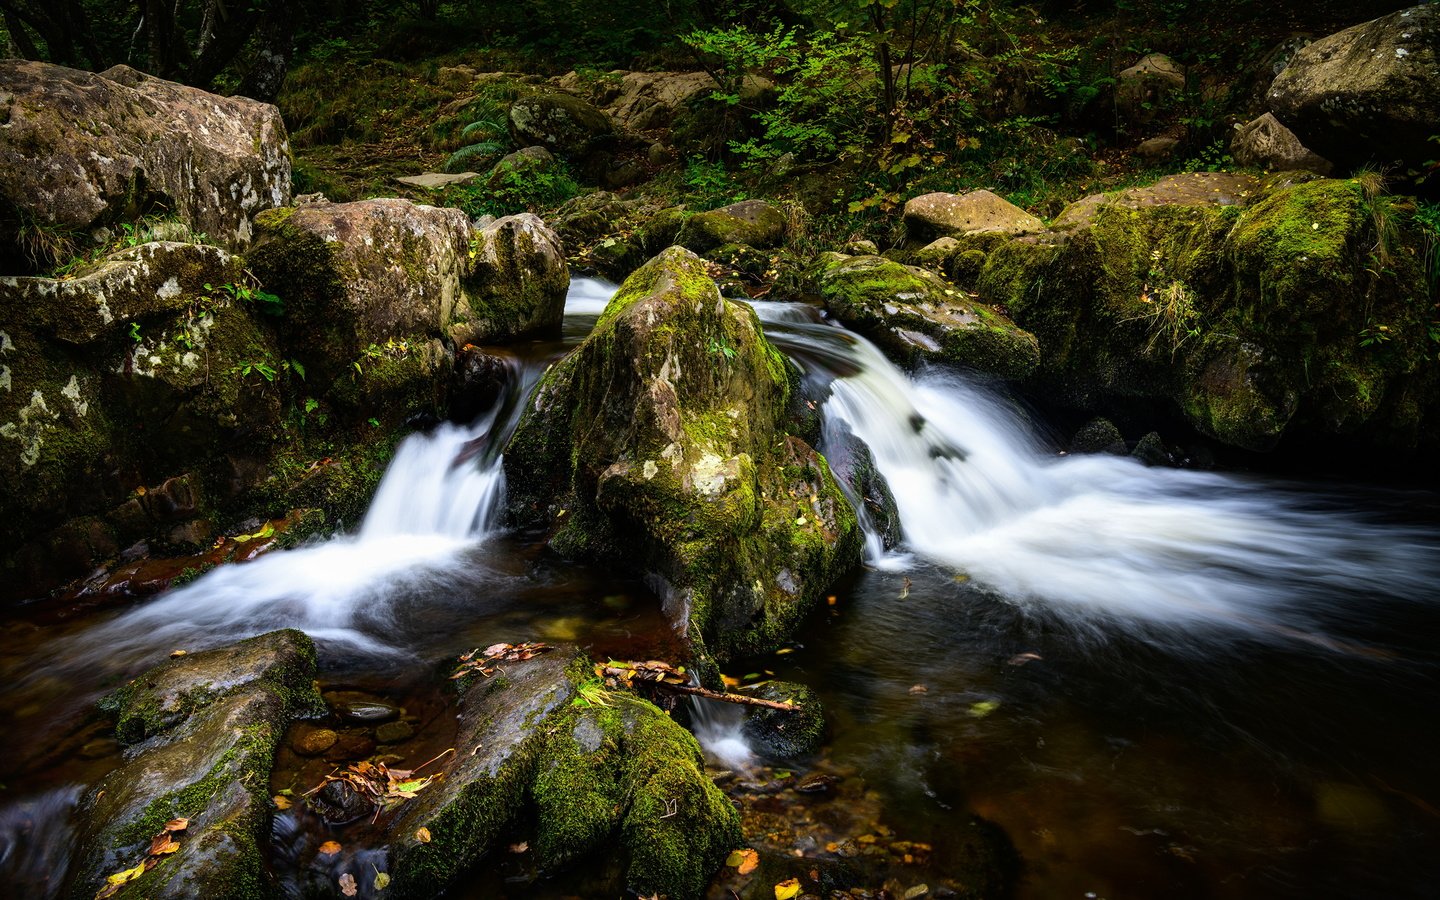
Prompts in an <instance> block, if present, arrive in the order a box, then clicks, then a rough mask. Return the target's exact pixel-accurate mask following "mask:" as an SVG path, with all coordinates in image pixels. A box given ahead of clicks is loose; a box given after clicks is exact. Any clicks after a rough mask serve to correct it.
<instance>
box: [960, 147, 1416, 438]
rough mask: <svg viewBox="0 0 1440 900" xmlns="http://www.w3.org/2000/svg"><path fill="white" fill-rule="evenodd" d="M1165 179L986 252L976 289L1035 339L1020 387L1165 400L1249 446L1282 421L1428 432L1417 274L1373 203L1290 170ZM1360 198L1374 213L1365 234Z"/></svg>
mask: <svg viewBox="0 0 1440 900" xmlns="http://www.w3.org/2000/svg"><path fill="white" fill-rule="evenodd" d="M1229 177H1230V178H1233V177H1234V176H1229ZM1179 179H1180V180H1178V181H1171V182H1170V183H1169V184H1168V185H1167V184H1166V183H1165V182H1163V181H1162V182H1161V183H1159V184H1157V185H1155V186H1152V187H1151V188H1148V189H1139V190H1136V191H1129V192H1124V193H1122V194H1121V195H1118V196H1110V197H1099V198H1087V199H1086V200H1085V201H1081V202H1077V203H1076V204H1072V205H1071V207H1070V208H1068V209H1067V210H1066V211H1065V212H1064V213H1062V214H1061V215H1060V216H1059V217H1058V218H1057V220H1056V225H1057V228H1058V230H1057V231H1055V232H1051V233H1046V234H1040V235H1029V236H1022V237H1019V238H1016V239H1014V240H1011V241H1009V242H1007V243H1005V244H1003V245H1001V246H999V247H997V248H995V249H994V250H992V251H991V252H990V254H989V256H988V257H987V259H986V262H985V265H984V267H983V269H982V271H981V273H980V276H979V279H978V290H979V291H980V293H981V294H982V296H985V297H986V298H987V299H989V300H991V301H993V302H998V303H1002V304H1004V306H1005V308H1006V309H1008V310H1009V311H1010V313H1011V315H1012V316H1013V317H1014V318H1015V321H1016V322H1017V323H1018V324H1020V325H1022V326H1024V327H1025V328H1027V329H1029V330H1030V331H1031V332H1033V333H1034V334H1035V335H1036V336H1037V337H1038V338H1039V340H1040V346H1041V365H1040V367H1039V369H1038V370H1037V371H1036V373H1035V375H1034V376H1033V377H1032V378H1031V379H1030V386H1031V387H1032V389H1035V390H1037V391H1039V392H1041V393H1043V394H1045V395H1047V396H1048V397H1050V398H1051V399H1054V400H1057V401H1060V402H1064V403H1068V404H1070V405H1072V406H1073V407H1075V408H1077V409H1081V410H1093V411H1100V412H1109V413H1116V414H1119V413H1130V414H1140V415H1145V414H1155V413H1157V412H1158V411H1159V410H1161V409H1168V410H1176V409H1178V410H1180V411H1181V412H1183V414H1184V415H1185V416H1186V418H1187V419H1188V420H1189V421H1190V423H1191V424H1192V425H1193V426H1194V427H1195V428H1196V429H1198V430H1199V431H1201V432H1202V433H1205V434H1207V435H1209V436H1211V437H1213V438H1216V439H1217V440H1220V441H1222V442H1224V443H1226V444H1230V445H1232V446H1236V447H1241V448H1245V449H1248V450H1255V451H1266V450H1270V449H1273V448H1275V447H1276V446H1277V445H1278V444H1279V443H1280V441H1281V439H1282V438H1285V437H1287V436H1289V435H1294V436H1295V440H1297V441H1299V440H1306V439H1309V441H1308V443H1307V444H1306V447H1307V450H1308V451H1310V452H1321V449H1322V448H1323V447H1324V446H1326V445H1327V444H1328V445H1332V446H1333V445H1334V444H1335V442H1336V441H1337V439H1338V440H1343V441H1353V442H1356V443H1368V444H1370V445H1372V446H1380V447H1386V448H1389V449H1400V450H1413V449H1415V448H1416V447H1417V446H1418V445H1421V444H1425V443H1427V442H1430V441H1433V440H1434V438H1435V435H1434V430H1435V417H1434V413H1435V410H1434V406H1435V401H1436V396H1437V391H1436V389H1437V384H1436V375H1437V373H1436V370H1435V367H1434V365H1433V353H1431V352H1430V351H1429V347H1430V346H1432V345H1433V341H1432V340H1431V338H1430V336H1429V330H1428V327H1429V326H1428V322H1427V320H1426V316H1425V314H1424V310H1425V309H1426V308H1427V307H1428V303H1427V301H1426V300H1425V297H1426V295H1427V288H1426V284H1425V280H1424V276H1423V273H1422V272H1421V270H1420V267H1419V264H1418V263H1417V262H1416V260H1417V259H1418V256H1417V255H1414V254H1412V253H1411V252H1410V251H1409V250H1408V249H1407V247H1406V245H1407V244H1408V243H1409V242H1411V241H1414V240H1416V238H1415V237H1414V236H1413V235H1407V234H1406V233H1405V232H1404V231H1403V229H1398V230H1396V231H1395V232H1394V233H1388V232H1390V231H1391V229H1392V228H1395V226H1396V219H1394V218H1393V216H1395V215H1396V213H1394V212H1393V211H1390V212H1387V210H1389V209H1390V206H1389V205H1388V204H1389V201H1388V200H1387V199H1386V198H1384V197H1377V196H1375V195H1374V194H1373V185H1370V184H1368V183H1366V182H1362V181H1358V180H1343V181H1342V180H1328V179H1319V178H1315V177H1313V176H1310V175H1305V174H1287V175H1276V176H1273V177H1272V178H1271V179H1270V180H1269V181H1266V182H1263V183H1262V182H1256V181H1251V182H1249V183H1248V186H1244V185H1245V184H1246V183H1245V182H1236V183H1233V184H1231V186H1230V187H1229V188H1227V189H1226V190H1208V189H1207V188H1206V187H1204V186H1206V185H1211V186H1213V187H1219V186H1220V183H1219V182H1218V180H1217V179H1216V178H1206V177H1199V176H1179ZM1207 193H1208V195H1209V197H1210V198H1211V199H1210V201H1209V202H1204V200H1203V199H1202V198H1203V197H1204V196H1205V195H1206V194H1207ZM1167 198H1170V199H1172V200H1173V202H1166V200H1167ZM1377 209H1379V210H1380V214H1381V215H1382V216H1391V217H1392V218H1389V219H1388V220H1385V221H1382V222H1381V227H1382V228H1383V229H1384V230H1385V231H1386V232H1387V234H1386V235H1385V238H1384V240H1385V243H1380V244H1377V240H1379V237H1380V236H1379V235H1377V234H1376V227H1377V226H1376V219H1375V211H1376V210H1377ZM1060 226H1063V227H1060ZM1377 253H1381V254H1384V256H1385V261H1384V262H1383V263H1380V264H1377V262H1376V259H1374V258H1372V257H1373V256H1374V254H1377ZM1317 438H1318V439H1320V440H1316V439H1317Z"/></svg>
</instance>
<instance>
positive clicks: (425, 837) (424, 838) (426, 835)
mask: <svg viewBox="0 0 1440 900" xmlns="http://www.w3.org/2000/svg"><path fill="white" fill-rule="evenodd" d="M415 840H417V841H419V842H420V843H422V844H428V843H430V829H428V828H417V829H415Z"/></svg>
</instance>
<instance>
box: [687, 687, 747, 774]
mask: <svg viewBox="0 0 1440 900" xmlns="http://www.w3.org/2000/svg"><path fill="white" fill-rule="evenodd" d="M690 726H691V727H690V730H691V731H693V732H695V739H696V740H697V741H699V742H700V748H701V749H702V750H704V751H705V756H706V758H707V759H709V760H710V761H711V762H712V763H714V764H716V765H718V766H722V767H724V768H726V769H731V770H734V771H736V772H749V771H750V770H751V769H753V768H754V767H755V751H753V750H751V749H750V744H749V743H748V742H747V741H746V740H745V734H744V727H745V711H744V710H743V709H741V708H740V707H738V706H735V705H733V704H728V703H716V702H714V701H710V700H701V699H700V698H698V697H691V698H690Z"/></svg>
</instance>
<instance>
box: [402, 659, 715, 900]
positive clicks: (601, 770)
mask: <svg viewBox="0 0 1440 900" xmlns="http://www.w3.org/2000/svg"><path fill="white" fill-rule="evenodd" d="M581 685H584V686H585V692H584V693H581V692H580V686H581ZM597 690H599V688H598V682H597V681H596V680H595V677H594V671H593V668H592V666H591V663H590V661H589V659H587V658H586V657H585V656H584V655H583V654H577V653H576V652H575V651H574V650H573V649H572V648H562V649H561V650H559V651H558V652H555V653H550V654H546V655H544V656H540V657H537V658H535V659H531V660H527V661H525V662H521V663H515V664H511V665H508V666H507V667H506V671H505V676H504V678H503V679H502V678H496V679H493V680H488V681H487V680H483V679H481V680H473V681H469V682H467V683H466V684H465V685H464V687H462V689H461V691H462V692H461V711H460V722H459V732H458V735H457V737H456V742H457V745H458V746H462V747H468V748H474V749H473V752H466V753H463V754H459V755H456V756H454V757H449V758H447V759H446V761H445V762H444V763H443V764H442V766H441V767H442V768H443V770H444V774H445V779H444V780H443V781H441V782H438V783H437V784H435V785H433V786H431V787H430V788H428V789H427V790H425V791H424V792H423V793H421V794H419V795H418V796H417V797H416V798H415V799H414V800H411V801H410V802H408V803H407V804H405V806H403V807H402V808H401V811H400V813H399V815H398V816H397V817H396V819H395V820H394V821H393V822H392V823H391V824H390V825H389V827H388V829H387V831H388V833H389V834H390V835H391V836H392V837H391V846H390V851H389V852H390V869H389V871H390V873H391V874H392V875H393V877H394V881H393V883H392V886H391V891H392V892H393V894H394V896H396V897H433V896H437V895H438V894H440V893H441V892H442V891H444V890H445V888H446V887H447V886H448V885H450V884H452V883H453V882H454V880H455V879H456V878H457V877H458V876H459V875H461V874H462V873H463V872H464V871H465V870H466V869H467V868H469V867H471V866H473V865H474V864H475V863H476V862H477V861H479V860H481V859H483V858H484V857H485V856H486V854H488V853H490V852H492V851H493V850H495V849H496V848H497V845H498V844H499V841H500V839H501V838H503V837H505V836H506V829H507V828H508V827H509V826H510V825H512V824H513V823H514V822H515V821H516V820H517V819H519V818H521V817H524V818H533V820H534V821H535V825H536V830H537V836H536V841H535V849H536V852H537V858H538V859H539V861H540V864H541V865H542V867H544V868H546V869H551V870H554V869H558V868H561V867H564V866H566V865H569V864H571V863H574V862H576V861H578V860H580V859H581V858H583V857H585V856H586V855H588V854H592V853H604V854H605V856H607V857H611V858H613V857H616V856H619V857H621V858H623V859H624V860H625V872H626V874H625V880H626V885H625V886H627V887H629V888H631V889H633V890H635V891H638V892H640V893H643V894H652V893H656V892H659V893H661V894H665V895H668V896H670V897H674V898H677V900H678V898H694V897H698V896H700V895H701V893H702V892H703V889H704V886H705V883H706V881H707V880H708V878H709V876H710V874H711V873H712V872H714V871H715V869H716V868H718V867H719V865H720V863H721V861H722V860H723V859H724V857H725V854H726V853H728V852H729V851H730V850H731V849H733V848H734V846H736V844H737V842H738V841H739V838H740V835H739V816H738V815H737V813H736V812H735V810H734V808H733V807H731V806H730V804H729V802H728V801H727V800H726V799H725V797H724V796H723V795H722V794H721V793H720V792H719V791H718V790H717V789H716V788H715V786H714V785H712V784H711V783H710V781H709V779H708V778H707V777H706V776H705V774H704V771H703V769H702V767H701V757H700V748H699V745H698V744H696V742H695V739H694V738H693V737H691V736H690V734H689V733H688V732H686V731H685V730H684V729H683V728H681V727H680V726H679V725H677V724H676V723H675V722H673V721H672V720H671V719H670V718H669V716H667V715H666V714H665V713H663V712H662V711H660V710H659V709H657V708H656V707H655V706H653V705H651V704H650V703H648V702H646V701H643V700H641V699H639V698H638V697H636V696H634V695H633V694H631V693H629V692H628V691H611V692H602V693H600V694H597V693H596V691H597ZM586 698H588V699H586ZM421 827H424V828H426V829H428V830H429V832H430V836H431V840H430V841H428V842H424V843H422V842H420V841H419V840H417V839H416V838H415V832H416V831H417V829H419V828H421ZM617 887H618V886H617Z"/></svg>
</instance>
